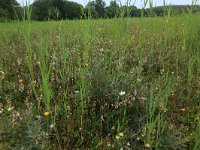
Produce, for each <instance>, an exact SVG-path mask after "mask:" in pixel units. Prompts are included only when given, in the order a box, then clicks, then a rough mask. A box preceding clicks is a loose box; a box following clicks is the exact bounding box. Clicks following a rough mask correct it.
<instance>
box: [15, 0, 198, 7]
mask: <svg viewBox="0 0 200 150" xmlns="http://www.w3.org/2000/svg"><path fill="white" fill-rule="evenodd" d="M17 1H18V2H19V3H20V4H21V5H23V2H24V1H26V0H17ZM28 1H30V3H32V2H33V1H34V0H28ZM69 1H74V2H78V3H80V4H82V5H86V4H87V3H88V1H89V0H69ZM104 1H105V2H106V4H107V5H109V3H110V0H104ZM117 1H119V0H117ZM126 1H127V0H121V2H122V4H124V3H125V2H126ZM129 1H130V0H129ZM134 1H136V2H135V6H137V7H138V8H141V7H142V6H143V1H144V0H132V4H133V3H134ZM165 1H166V3H167V4H175V5H190V4H191V3H192V0H165ZM199 1H200V0H198V3H197V4H200V2H199ZM153 2H154V6H162V5H163V0H153Z"/></svg>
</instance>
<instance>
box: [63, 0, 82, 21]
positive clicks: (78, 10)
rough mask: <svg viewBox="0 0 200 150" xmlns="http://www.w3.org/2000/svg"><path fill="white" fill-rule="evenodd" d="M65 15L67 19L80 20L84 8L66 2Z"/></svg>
mask: <svg viewBox="0 0 200 150" xmlns="http://www.w3.org/2000/svg"><path fill="white" fill-rule="evenodd" d="M64 8H65V15H66V18H67V19H79V18H80V17H81V15H82V10H83V6H82V5H80V4H78V3H75V2H70V1H65V5H64Z"/></svg>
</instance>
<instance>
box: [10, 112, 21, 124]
mask: <svg viewBox="0 0 200 150" xmlns="http://www.w3.org/2000/svg"><path fill="white" fill-rule="evenodd" d="M19 119H20V114H19V112H17V111H16V112H14V113H13V114H12V123H13V124H16V123H17V121H18V120H19Z"/></svg>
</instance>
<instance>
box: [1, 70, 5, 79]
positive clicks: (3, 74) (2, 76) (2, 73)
mask: <svg viewBox="0 0 200 150" xmlns="http://www.w3.org/2000/svg"><path fill="white" fill-rule="evenodd" d="M4 76H5V73H4V72H3V71H0V81H1V80H3V79H4Z"/></svg>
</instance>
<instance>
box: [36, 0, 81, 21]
mask: <svg viewBox="0 0 200 150" xmlns="http://www.w3.org/2000/svg"><path fill="white" fill-rule="evenodd" d="M82 7H83V6H82V5H80V4H78V3H75V2H69V1H64V0H37V1H35V2H34V3H33V4H32V19H34V20H39V21H42V20H47V19H52V20H60V19H66V18H67V19H74V18H80V16H81V10H82Z"/></svg>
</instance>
